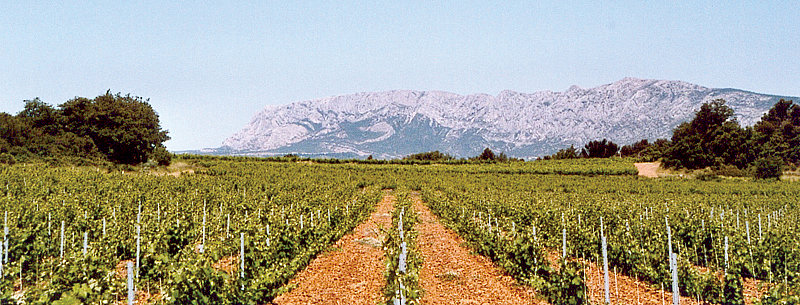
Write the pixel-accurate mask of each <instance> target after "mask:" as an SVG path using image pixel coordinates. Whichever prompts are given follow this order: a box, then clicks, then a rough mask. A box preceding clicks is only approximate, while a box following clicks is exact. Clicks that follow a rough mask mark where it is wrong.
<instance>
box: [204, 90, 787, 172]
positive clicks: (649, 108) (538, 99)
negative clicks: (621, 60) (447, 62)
mask: <svg viewBox="0 0 800 305" xmlns="http://www.w3.org/2000/svg"><path fill="white" fill-rule="evenodd" d="M718 98H721V99H725V100H726V101H727V102H728V104H729V105H730V106H731V107H732V108H733V109H734V110H735V111H736V115H737V118H738V120H739V122H741V123H742V124H743V125H752V124H754V123H755V122H756V121H758V120H759V119H760V117H761V115H763V114H764V113H765V112H766V111H767V110H769V108H770V107H772V105H773V104H774V103H775V102H777V101H778V100H779V99H781V98H787V99H794V100H797V98H792V97H781V96H774V95H765V94H758V93H752V92H747V91H742V90H736V89H713V88H706V87H702V86H699V85H694V84H690V83H686V82H681V81H664V80H645V79H635V78H625V79H623V80H620V81H618V82H615V83H612V84H607V85H602V86H599V87H595V88H590V89H582V88H579V87H576V86H572V87H571V88H569V89H568V90H566V91H564V92H552V91H542V92H535V93H520V92H514V91H503V92H501V93H500V94H498V95H497V96H492V95H487V94H471V95H459V94H454V93H448V92H440V91H386V92H366V93H357V94H350V95H342V96H335V97H327V98H322V99H316V100H310V101H302V102H295V103H291V104H287V105H280V106H268V107H266V108H265V109H264V110H262V111H261V112H259V113H258V114H256V115H255V116H254V117H253V119H252V121H251V122H250V123H249V124H247V125H246V126H245V127H244V128H243V129H242V130H241V131H239V132H237V133H236V134H234V135H233V136H231V137H230V138H228V139H226V140H225V141H224V142H223V146H222V147H221V148H220V149H219V151H220V152H225V153H232V154H245V155H280V154H286V153H296V154H301V155H313V156H332V157H359V156H361V157H363V156H366V155H373V156H375V157H378V158H394V157H401V156H404V155H408V154H411V153H416V152H422V151H432V150H439V151H442V152H446V153H449V154H452V155H455V156H474V155H477V154H479V153H480V151H481V150H483V148H485V147H490V148H492V149H493V150H495V151H498V152H500V151H502V152H505V153H506V154H508V155H510V156H515V157H522V158H533V157H537V156H542V155H546V154H551V153H553V152H555V151H557V150H558V149H560V148H564V147H567V146H569V145H575V146H576V147H577V146H582V145H583V144H585V143H586V142H588V141H590V140H595V139H601V138H606V139H609V140H612V141H614V142H616V143H620V144H629V143H632V142H634V141H638V140H641V139H656V138H669V137H670V136H671V134H672V130H673V128H675V126H677V125H678V124H680V123H681V122H684V121H688V120H691V118H692V116H693V114H694V112H695V111H696V110H697V109H699V108H700V105H702V104H703V103H704V102H707V101H711V100H714V99H718Z"/></svg>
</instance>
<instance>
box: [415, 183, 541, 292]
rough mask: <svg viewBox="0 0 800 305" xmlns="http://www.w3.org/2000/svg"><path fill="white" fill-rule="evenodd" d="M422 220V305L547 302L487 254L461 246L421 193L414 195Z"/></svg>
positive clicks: (419, 228)
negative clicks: (487, 256) (517, 281)
mask: <svg viewBox="0 0 800 305" xmlns="http://www.w3.org/2000/svg"><path fill="white" fill-rule="evenodd" d="M412 200H413V204H414V205H413V207H414V210H415V211H417V213H418V214H419V222H418V223H417V224H416V225H415V226H414V228H415V229H416V230H417V232H418V233H419V234H418V236H417V251H419V252H420V253H421V254H422V257H423V259H424V263H423V265H422V269H421V270H420V278H419V283H420V288H422V289H423V291H424V295H423V297H422V299H421V300H420V304H547V302H545V301H543V300H541V299H537V298H536V296H535V294H534V291H533V289H531V288H529V287H523V286H520V285H518V284H517V283H516V281H515V280H514V279H513V278H511V277H510V276H508V275H507V274H505V273H504V272H503V271H502V270H501V269H500V268H499V267H497V266H496V265H494V263H492V262H491V260H489V259H488V258H486V257H483V256H480V255H475V254H472V253H471V251H470V250H469V249H467V248H464V247H462V246H461V245H462V244H463V243H464V240H463V239H461V237H460V236H458V234H456V233H455V232H453V231H451V230H449V229H447V228H445V227H444V226H443V225H442V224H441V223H440V222H439V220H438V218H437V217H436V216H434V215H433V214H432V213H431V211H430V209H428V207H427V206H425V205H424V204H423V203H422V201H421V200H420V198H419V196H418V195H416V194H415V195H414V196H413V197H412Z"/></svg>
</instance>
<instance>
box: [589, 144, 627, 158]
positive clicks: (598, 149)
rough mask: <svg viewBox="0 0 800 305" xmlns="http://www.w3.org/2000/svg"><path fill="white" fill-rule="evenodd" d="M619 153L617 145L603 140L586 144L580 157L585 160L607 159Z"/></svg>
mask: <svg viewBox="0 0 800 305" xmlns="http://www.w3.org/2000/svg"><path fill="white" fill-rule="evenodd" d="M618 151H619V145H617V144H616V143H614V142H611V141H608V140H606V139H603V140H602V141H591V142H589V143H587V144H586V145H585V146H584V148H583V151H581V155H582V156H584V157H586V158H608V157H611V156H614V155H616V154H617V152H618Z"/></svg>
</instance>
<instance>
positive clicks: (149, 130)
mask: <svg viewBox="0 0 800 305" xmlns="http://www.w3.org/2000/svg"><path fill="white" fill-rule="evenodd" d="M167 140H169V136H168V135H167V131H166V130H163V129H161V125H160V122H159V118H158V114H157V113H156V112H155V111H154V110H153V108H152V107H151V106H150V104H149V103H148V100H143V99H142V98H141V97H136V96H131V95H130V94H127V95H121V94H120V93H117V94H112V93H111V92H110V91H107V92H106V93H105V94H103V95H100V96H97V97H95V98H94V99H88V98H84V97H76V98H74V99H71V100H68V101H67V102H65V103H63V104H60V105H58V106H57V107H53V106H52V105H49V104H47V103H44V102H42V101H41V100H40V99H39V98H35V99H33V100H26V101H25V107H24V108H23V110H22V111H20V112H19V113H17V114H16V115H11V114H8V113H5V112H0V163H14V162H16V161H23V162H27V161H35V160H59V159H63V158H72V159H76V160H83V161H88V162H95V161H107V162H113V163H118V164H140V163H143V162H147V161H148V160H153V161H154V162H158V163H160V164H168V163H169V160H170V158H171V154H170V153H169V152H167V151H166V148H165V147H164V144H163V143H164V142H165V141H167Z"/></svg>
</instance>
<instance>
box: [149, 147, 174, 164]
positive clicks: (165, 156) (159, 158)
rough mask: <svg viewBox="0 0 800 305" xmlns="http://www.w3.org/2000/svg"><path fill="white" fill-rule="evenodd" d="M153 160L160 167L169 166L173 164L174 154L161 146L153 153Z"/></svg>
mask: <svg viewBox="0 0 800 305" xmlns="http://www.w3.org/2000/svg"><path fill="white" fill-rule="evenodd" d="M152 158H153V161H155V162H156V163H158V165H161V166H167V165H169V164H170V163H171V162H172V153H171V152H169V151H167V149H166V148H165V147H164V146H159V147H157V148H156V149H155V151H153V155H152Z"/></svg>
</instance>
